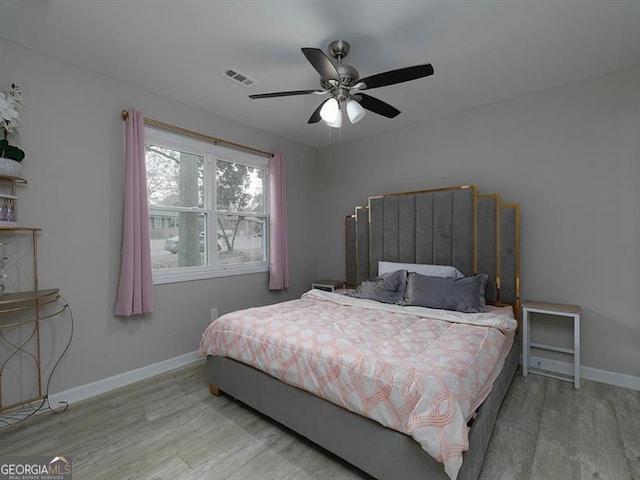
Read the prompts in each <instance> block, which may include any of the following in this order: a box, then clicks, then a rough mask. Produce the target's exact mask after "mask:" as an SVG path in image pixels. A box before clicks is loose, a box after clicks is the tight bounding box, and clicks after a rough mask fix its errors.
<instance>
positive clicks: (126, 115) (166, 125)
mask: <svg viewBox="0 0 640 480" xmlns="http://www.w3.org/2000/svg"><path fill="white" fill-rule="evenodd" d="M128 118H129V112H128V111H126V110H122V120H123V121H125V122H126V121H127V119H128ZM144 123H145V124H147V125H151V126H152V127H158V128H162V129H164V130H169V131H170V132H174V133H179V134H182V135H186V136H189V137H193V138H197V139H198V140H204V141H205V142H211V143H213V144H214V145H222V146H225V147H230V148H235V149H236V150H244V151H247V152H252V153H255V154H258V155H262V156H263V157H273V153H271V152H267V151H266V150H260V149H258V148H253V147H249V146H248V145H242V144H241V143H235V142H230V141H228V140H225V139H223V138H217V137H212V136H210V135H205V134H204V133H198V132H194V131H193V130H187V129H186V128H182V127H176V126H175V125H171V124H169V123H164V122H161V121H160V120H154V119H153V118H147V117H144Z"/></svg>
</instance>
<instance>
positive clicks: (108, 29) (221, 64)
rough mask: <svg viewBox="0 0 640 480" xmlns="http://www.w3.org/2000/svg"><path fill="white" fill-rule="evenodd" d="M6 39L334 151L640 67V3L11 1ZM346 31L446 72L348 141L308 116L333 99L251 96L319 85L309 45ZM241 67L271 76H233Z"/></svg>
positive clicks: (384, 56)
mask: <svg viewBox="0 0 640 480" xmlns="http://www.w3.org/2000/svg"><path fill="white" fill-rule="evenodd" d="M0 37H3V38H5V39H7V40H10V41H13V42H16V43H18V44H20V45H23V46H27V47H31V48H33V49H35V50H38V51H41V52H43V53H45V54H48V55H51V56H53V57H57V58H59V59H62V60H66V61H69V62H72V63H75V64H78V65H82V66H85V67H87V68H89V69H91V70H93V71H96V72H100V73H102V74H104V75H107V76H109V77H112V78H115V79H118V80H121V81H124V82H127V83H129V84H134V85H137V86H140V87H142V88H144V89H146V90H149V91H153V92H156V93H159V94H162V95H165V96H167V97H170V98H174V99H177V100H179V101H181V102H184V103H186V104H189V105H192V106H195V107H197V108H200V109H203V110H206V111H208V112H211V113H212V114H215V115H218V116H222V117H226V118H229V119H233V120H236V121H238V122H241V123H243V124H246V125H250V126H253V127H257V128H259V129H262V130H266V131H269V132H272V133H274V134H276V135H281V136H284V137H287V138H290V139H293V140H296V141H299V142H302V143H305V144H308V145H311V146H314V147H322V146H325V145H329V144H335V143H336V142H337V141H343V142H344V141H347V140H351V139H355V138H360V137H363V136H368V135H374V134H377V133H380V132H382V131H385V130H390V129H393V128H398V127H401V126H406V125H409V124H412V123H416V122H421V121H424V120H428V119H432V118H435V117H439V116H442V115H447V114H451V113H453V112H457V111H462V110H466V109H469V108H472V107H475V106H479V105H484V104H488V103H492V102H495V101H498V100H502V99H505V98H509V97H514V96H517V95H522V94H526V93H529V92H533V91H539V90H543V89H546V88H550V87H554V86H558V85H563V84H567V83H571V82H575V81H578V80H581V79H585V78H589V77H593V76H597V75H602V74H605V73H607V72H610V71H613V70H617V69H620V68H623V67H627V66H630V65H634V64H638V63H640V0H502V1H489V0H467V1H461V0H429V1H427V0H425V1H418V0H414V1H382V0H378V1H374V0H371V1H356V0H351V1H348V0H342V1H339V0H338V1H336V0H322V1H321V0H314V1H311V0H308V1H302V0H300V1H293V0H290V1H284V0H280V1H269V0H262V1H259V0H254V1H248V0H235V1H213V0H209V1H205V0H200V1H193V0H173V1H168V0H135V1H133V0H102V1H101V0H0ZM337 39H341V40H346V41H348V42H349V43H351V53H350V54H349V56H348V57H347V59H346V61H345V63H350V64H351V65H353V66H355V67H356V68H357V69H358V70H359V72H360V76H361V77H365V76H369V75H372V74H375V73H379V72H382V71H386V70H392V69H396V68H402V67H407V66H411V65H417V64H422V63H431V64H432V65H433V67H434V69H435V74H434V76H432V77H427V78H423V79H419V80H415V81H412V82H408V83H403V84H398V85H393V86H388V87H383V88H379V89H375V90H371V91H368V92H367V93H369V94H370V95H373V96H375V97H378V98H380V99H381V100H384V101H385V102H388V103H390V104H392V105H393V106H395V107H397V108H398V109H400V110H401V111H402V114H401V115H400V116H398V117H397V118H395V119H393V120H390V119H387V118H384V117H380V116H378V115H375V114H373V113H371V112H368V113H367V115H366V116H365V118H364V119H363V120H362V121H361V122H359V123H358V124H356V125H351V124H349V122H348V121H347V122H345V124H344V125H343V128H342V129H341V130H340V135H339V136H338V135H337V133H336V131H333V132H332V135H331V137H330V136H329V128H328V127H326V126H324V125H323V124H316V125H308V124H307V119H308V118H309V116H310V115H311V113H312V112H313V110H314V109H315V108H316V106H317V105H319V103H320V102H321V101H322V99H323V97H317V96H315V95H306V96H296V97H284V98H275V99H260V100H251V99H249V98H248V96H247V95H249V94H251V93H264V92H273V91H280V90H304V89H313V88H317V87H319V80H318V78H319V77H318V74H317V73H316V71H315V70H314V69H313V68H312V67H311V65H310V64H309V63H308V62H307V61H306V59H305V57H304V56H303V54H302V52H301V51H300V47H316V48H321V49H323V50H324V51H325V52H326V47H327V45H328V43H329V42H330V41H332V40H337ZM228 67H235V68H237V69H238V70H240V71H242V72H244V73H246V74H248V75H250V76H252V77H254V78H256V79H257V80H258V83H257V84H256V85H255V86H253V87H251V88H246V87H243V86H241V85H238V84H235V83H233V82H231V81H229V80H227V79H225V78H223V77H222V76H221V74H220V72H222V71H223V70H224V69H226V68H228ZM132 107H135V105H132ZM208 133H211V134H214V135H215V132H208ZM338 137H339V138H338Z"/></svg>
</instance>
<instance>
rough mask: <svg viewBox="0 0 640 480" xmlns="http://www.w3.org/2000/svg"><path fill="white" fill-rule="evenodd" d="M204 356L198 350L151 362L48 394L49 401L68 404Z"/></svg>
mask: <svg viewBox="0 0 640 480" xmlns="http://www.w3.org/2000/svg"><path fill="white" fill-rule="evenodd" d="M203 358H204V357H203V356H202V354H201V353H200V352H199V351H195V352H189V353H185V354H184V355H180V356H178V357H174V358H169V359H167V360H162V361H161V362H158V363H153V364H151V365H147V366H145V367H141V368H136V369H135V370H130V371H128V372H123V373H119V374H118V375H114V376H113V377H108V378H104V379H102V380H98V381H95V382H91V383H88V384H86V385H80V386H79V387H74V388H70V389H69V390H64V391H62V392H58V393H54V394H50V395H49V403H50V404H51V406H52V407H53V408H57V407H58V406H59V404H60V403H64V402H66V403H68V404H69V405H71V404H73V403H76V402H79V401H80V400H86V399H87V398H91V397H94V396H96V395H100V394H101V393H106V392H108V391H110V390H114V389H116V388H120V387H124V386H126V385H129V384H130V383H134V382H138V381H140V380H144V379H145V378H149V377H153V376H154V375H158V374H160V373H164V372H168V371H169V370H173V369H174V368H179V367H184V366H185V365H189V364H191V363H194V362H197V361H198V360H202V359H203Z"/></svg>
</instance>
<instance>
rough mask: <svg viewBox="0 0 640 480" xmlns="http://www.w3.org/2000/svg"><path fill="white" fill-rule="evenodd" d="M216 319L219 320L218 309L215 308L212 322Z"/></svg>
mask: <svg viewBox="0 0 640 480" xmlns="http://www.w3.org/2000/svg"><path fill="white" fill-rule="evenodd" d="M216 318H218V309H217V308H216V307H214V308H212V309H211V321H212V322H213V321H214V320H215V319H216Z"/></svg>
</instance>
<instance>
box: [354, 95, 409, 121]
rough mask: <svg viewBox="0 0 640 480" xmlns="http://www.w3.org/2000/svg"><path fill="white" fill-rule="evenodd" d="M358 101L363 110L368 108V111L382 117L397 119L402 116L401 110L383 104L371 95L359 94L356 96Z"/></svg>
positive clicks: (385, 103)
mask: <svg viewBox="0 0 640 480" xmlns="http://www.w3.org/2000/svg"><path fill="white" fill-rule="evenodd" d="M354 96H355V98H356V100H358V101H359V102H360V105H362V108H366V109H367V110H370V111H372V112H373V113H377V114H378V115H382V116H383V117H387V118H395V117H397V116H398V115H400V110H398V109H397V108H395V107H392V106H391V105H389V104H388V103H387V102H383V101H382V100H378V99H377V98H375V97H372V96H371V95H366V94H364V93H358V94H357V95H354Z"/></svg>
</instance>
